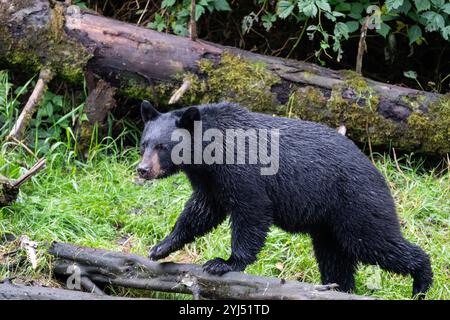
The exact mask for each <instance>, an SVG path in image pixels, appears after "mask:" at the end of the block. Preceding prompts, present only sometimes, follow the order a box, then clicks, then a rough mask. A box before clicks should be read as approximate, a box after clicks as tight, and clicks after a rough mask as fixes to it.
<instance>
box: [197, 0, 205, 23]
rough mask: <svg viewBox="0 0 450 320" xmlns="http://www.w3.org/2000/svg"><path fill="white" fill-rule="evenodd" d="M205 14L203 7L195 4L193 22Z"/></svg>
mask: <svg viewBox="0 0 450 320" xmlns="http://www.w3.org/2000/svg"><path fill="white" fill-rule="evenodd" d="M204 13H205V7H203V6H201V5H199V4H197V5H196V6H195V21H197V20H198V19H200V17H201V16H202V14H204Z"/></svg>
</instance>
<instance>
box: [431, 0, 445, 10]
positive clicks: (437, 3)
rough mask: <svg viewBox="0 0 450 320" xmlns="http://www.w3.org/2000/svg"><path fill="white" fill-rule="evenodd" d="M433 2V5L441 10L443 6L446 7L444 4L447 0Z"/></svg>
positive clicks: (432, 0) (434, 0)
mask: <svg viewBox="0 0 450 320" xmlns="http://www.w3.org/2000/svg"><path fill="white" fill-rule="evenodd" d="M431 2H432V3H433V5H434V6H435V7H436V8H438V9H439V8H441V7H442V6H443V5H444V3H445V0H431Z"/></svg>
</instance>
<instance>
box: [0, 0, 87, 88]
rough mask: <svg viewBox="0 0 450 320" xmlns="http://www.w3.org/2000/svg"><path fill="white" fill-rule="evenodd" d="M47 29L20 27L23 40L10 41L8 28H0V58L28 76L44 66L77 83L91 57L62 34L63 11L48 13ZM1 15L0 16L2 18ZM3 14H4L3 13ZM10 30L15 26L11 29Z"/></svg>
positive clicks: (55, 7)
mask: <svg viewBox="0 0 450 320" xmlns="http://www.w3.org/2000/svg"><path fill="white" fill-rule="evenodd" d="M50 10H51V15H50V20H49V22H48V24H47V25H45V26H43V27H41V28H34V27H33V26H30V25H27V24H23V25H21V28H23V29H24V30H22V31H21V32H22V36H20V37H11V36H10V30H9V29H8V27H7V26H0V58H1V57H3V58H5V59H6V61H8V62H9V63H10V64H12V65H18V66H20V67H21V68H23V69H25V70H26V71H28V72H30V73H35V72H37V71H39V70H40V69H42V68H43V67H44V66H45V67H48V68H50V69H51V70H53V71H54V72H55V73H56V74H58V75H60V76H61V77H62V78H64V79H65V80H68V81H70V82H73V83H77V82H78V83H79V82H81V81H82V80H83V76H84V68H85V66H86V64H87V62H88V60H89V59H90V58H91V54H89V53H88V52H87V50H86V49H85V48H84V47H83V46H82V45H81V44H79V43H77V42H75V41H72V40H70V39H69V38H68V37H67V36H66V34H65V31H64V7H63V6H62V5H61V4H55V6H54V8H52V9H50ZM1 14H2V13H1V12H0V16H1ZM3 14H5V13H3ZM12 27H13V28H15V27H17V26H12Z"/></svg>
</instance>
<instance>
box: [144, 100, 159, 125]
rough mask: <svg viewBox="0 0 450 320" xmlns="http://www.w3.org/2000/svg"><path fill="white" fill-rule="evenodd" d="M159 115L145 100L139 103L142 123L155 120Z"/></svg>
mask: <svg viewBox="0 0 450 320" xmlns="http://www.w3.org/2000/svg"><path fill="white" fill-rule="evenodd" d="M159 115H160V113H159V112H158V111H157V110H156V109H155V108H154V107H153V106H152V104H151V103H150V102H148V101H147V100H144V101H142V103H141V116H142V120H144V122H147V121H150V120H153V119H155V118H156V117H157V116H159Z"/></svg>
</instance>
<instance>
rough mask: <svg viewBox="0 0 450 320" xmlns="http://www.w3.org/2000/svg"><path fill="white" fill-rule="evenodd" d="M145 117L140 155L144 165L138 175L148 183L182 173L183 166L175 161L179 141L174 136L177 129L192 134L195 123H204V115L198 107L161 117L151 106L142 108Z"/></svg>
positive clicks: (145, 104) (146, 104)
mask: <svg viewBox="0 0 450 320" xmlns="http://www.w3.org/2000/svg"><path fill="white" fill-rule="evenodd" d="M141 115H142V119H143V120H144V123H145V127H144V132H143V133H142V138H141V143H140V151H141V162H140V163H139V165H138V168H137V171H138V174H139V176H140V177H141V178H143V179H146V180H152V179H160V178H165V177H168V176H170V175H172V174H174V173H176V172H178V171H179V170H180V169H181V165H180V164H175V163H174V162H173V161H172V156H171V154H172V149H173V147H174V146H175V145H176V144H177V141H173V140H172V133H173V132H174V131H175V130H177V129H184V130H187V131H191V130H192V128H193V126H194V122H195V121H199V120H200V111H199V109H198V108H196V107H190V108H187V109H182V110H177V111H173V112H167V113H160V112H158V111H157V110H156V109H155V108H154V107H153V106H152V104H151V103H150V102H148V101H146V100H144V101H143V102H142V104H141Z"/></svg>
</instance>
